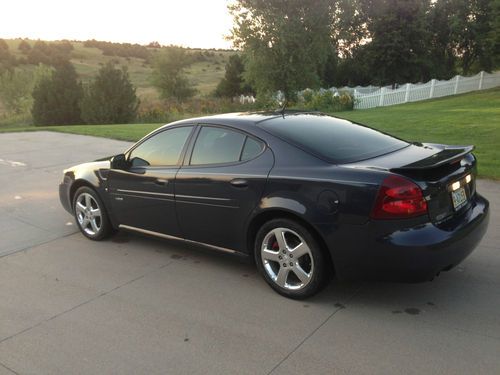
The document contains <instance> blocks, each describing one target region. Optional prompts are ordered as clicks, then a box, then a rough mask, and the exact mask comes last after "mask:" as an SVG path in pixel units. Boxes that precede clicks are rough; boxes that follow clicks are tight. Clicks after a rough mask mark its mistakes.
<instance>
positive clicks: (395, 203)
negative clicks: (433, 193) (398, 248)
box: [371, 175, 427, 219]
mask: <svg viewBox="0 0 500 375" xmlns="http://www.w3.org/2000/svg"><path fill="white" fill-rule="evenodd" d="M426 213H427V202H426V201H425V198H424V196H423V193H422V189H420V187H418V186H417V185H416V184H415V183H413V182H411V181H409V180H407V179H405V178H403V177H400V176H394V175H393V176H389V177H387V178H386V179H385V180H384V181H383V182H382V185H381V186H380V189H379V191H378V195H377V198H376V200H375V206H374V207H373V210H372V213H371V217H372V218H373V219H402V218H409V217H415V216H420V215H423V214H426Z"/></svg>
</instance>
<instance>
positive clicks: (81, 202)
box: [73, 186, 113, 241]
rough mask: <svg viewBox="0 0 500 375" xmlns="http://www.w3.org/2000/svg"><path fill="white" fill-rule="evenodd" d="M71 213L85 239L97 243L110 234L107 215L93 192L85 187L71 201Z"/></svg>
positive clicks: (110, 227)
mask: <svg viewBox="0 0 500 375" xmlns="http://www.w3.org/2000/svg"><path fill="white" fill-rule="evenodd" d="M73 212H74V216H75V221H76V225H77V226H78V228H79V229H80V232H82V234H83V235H84V236H85V237H87V238H89V239H91V240H94V241H99V240H102V239H104V238H106V237H108V236H109V235H110V234H111V233H112V231H113V228H112V226H111V223H110V222H109V217H108V213H107V212H106V208H105V207H104V204H103V203H102V200H101V198H99V196H98V195H97V193H96V192H95V190H93V189H91V188H89V187H87V186H83V187H81V188H79V189H78V190H77V191H76V193H75V196H74V199H73Z"/></svg>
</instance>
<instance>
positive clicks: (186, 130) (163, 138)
mask: <svg viewBox="0 0 500 375" xmlns="http://www.w3.org/2000/svg"><path fill="white" fill-rule="evenodd" d="M192 128H193V127H192V126H185V127H182V128H174V129H170V130H165V131H162V132H161V133H158V134H156V135H154V136H152V137H151V138H149V139H147V140H146V141H144V142H143V143H141V144H140V145H139V146H138V147H136V148H135V149H134V150H133V151H132V152H131V154H130V161H131V162H132V166H134V167H138V166H159V165H176V164H177V163H178V162H179V158H180V156H181V152H182V148H183V147H184V144H185V143H186V140H187V138H188V136H189V134H190V133H191V129H192Z"/></svg>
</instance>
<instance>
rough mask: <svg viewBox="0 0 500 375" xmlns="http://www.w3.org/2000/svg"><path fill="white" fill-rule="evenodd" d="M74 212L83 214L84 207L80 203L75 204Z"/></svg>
mask: <svg viewBox="0 0 500 375" xmlns="http://www.w3.org/2000/svg"><path fill="white" fill-rule="evenodd" d="M76 210H77V211H78V212H84V211H85V206H84V205H83V204H82V203H81V202H76Z"/></svg>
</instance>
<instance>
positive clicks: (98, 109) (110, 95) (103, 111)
mask: <svg viewBox="0 0 500 375" xmlns="http://www.w3.org/2000/svg"><path fill="white" fill-rule="evenodd" d="M138 105H139V100H138V99H137V96H136V94H135V88H134V86H133V85H132V83H131V82H130V79H129V75H128V72H127V70H126V68H122V69H117V68H115V66H114V64H113V63H111V62H109V63H107V64H106V65H104V66H103V67H102V68H101V69H100V70H99V72H98V74H97V77H96V78H95V80H94V81H93V82H91V83H90V84H89V85H88V87H87V88H86V90H85V92H84V97H83V101H82V105H81V108H82V119H83V120H84V121H85V122H86V123H88V124H126V123H129V122H131V121H132V120H133V119H135V116H136V114H137V107H138Z"/></svg>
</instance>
